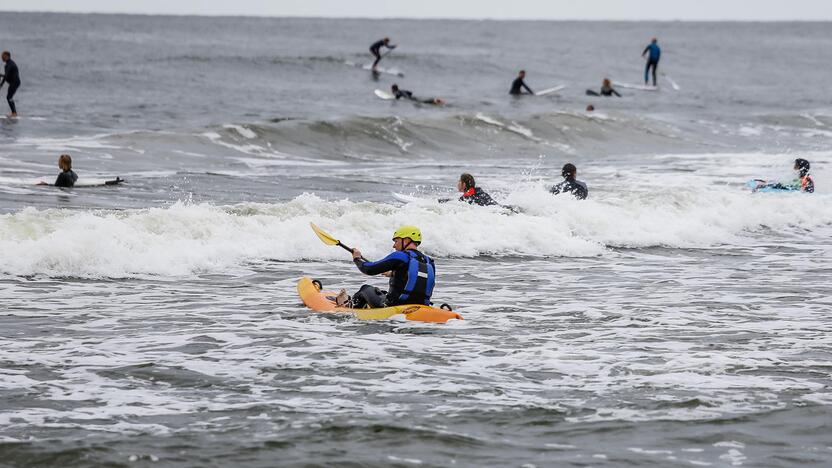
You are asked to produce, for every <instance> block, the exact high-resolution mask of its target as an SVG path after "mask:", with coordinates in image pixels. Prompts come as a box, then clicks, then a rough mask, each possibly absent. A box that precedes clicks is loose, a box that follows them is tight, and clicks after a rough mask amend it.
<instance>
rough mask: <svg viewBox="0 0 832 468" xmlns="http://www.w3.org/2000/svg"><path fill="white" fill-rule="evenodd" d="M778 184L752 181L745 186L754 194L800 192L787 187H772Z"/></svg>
mask: <svg viewBox="0 0 832 468" xmlns="http://www.w3.org/2000/svg"><path fill="white" fill-rule="evenodd" d="M776 183H777V182H768V181H765V180H762V179H751V180H749V181H748V182H746V183H745V186H746V187H748V188H750V189H751V191H752V192H763V193H773V192H799V190H796V189H790V188H786V187H772V185H774V184H776Z"/></svg>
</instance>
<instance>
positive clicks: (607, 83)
mask: <svg viewBox="0 0 832 468" xmlns="http://www.w3.org/2000/svg"><path fill="white" fill-rule="evenodd" d="M603 85H604V86H606V87H608V88H609V87H611V86H612V81H610V79H609V78H604V81H603Z"/></svg>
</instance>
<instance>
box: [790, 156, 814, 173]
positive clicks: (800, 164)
mask: <svg viewBox="0 0 832 468" xmlns="http://www.w3.org/2000/svg"><path fill="white" fill-rule="evenodd" d="M811 167H812V165H811V164H809V161H807V160H805V159H803V158H797V159H795V160H794V170H795V171H798V172H800V177H805V176H806V174H808V173H809V169H810V168H811Z"/></svg>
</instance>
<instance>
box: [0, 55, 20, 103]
mask: <svg viewBox="0 0 832 468" xmlns="http://www.w3.org/2000/svg"><path fill="white" fill-rule="evenodd" d="M0 57H2V59H3V63H5V64H6V66H5V70H4V71H3V75H2V76H0V87H3V83H8V84H9V90H8V92H7V93H6V101H7V102H8V103H9V109H10V110H11V113H10V114H9V117H17V106H15V104H14V93H16V92H17V88H19V87H20V70H19V69H18V68H17V64H16V63H14V60H12V54H11V53H10V52H9V51H8V50H4V51H3V54H2V55H0Z"/></svg>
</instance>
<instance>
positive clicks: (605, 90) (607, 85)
mask: <svg viewBox="0 0 832 468" xmlns="http://www.w3.org/2000/svg"><path fill="white" fill-rule="evenodd" d="M586 94H587V95H588V96H605V97H610V96H613V95H615V96H618V97H621V95H620V94H618V91H616V90H615V88H613V87H612V81H610V79H609V78H604V81H603V82H602V83H601V92H600V93H596V92H595V91H593V90H591V89H588V90H586Z"/></svg>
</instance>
